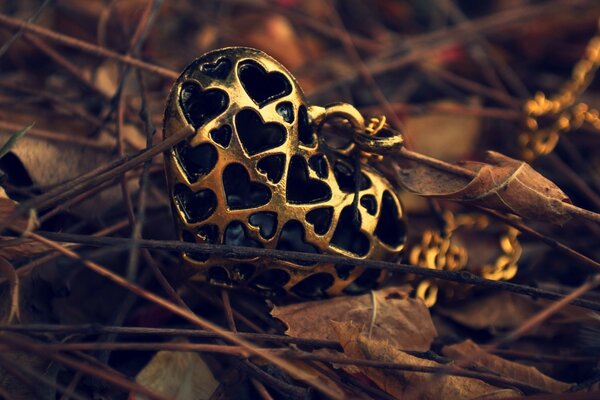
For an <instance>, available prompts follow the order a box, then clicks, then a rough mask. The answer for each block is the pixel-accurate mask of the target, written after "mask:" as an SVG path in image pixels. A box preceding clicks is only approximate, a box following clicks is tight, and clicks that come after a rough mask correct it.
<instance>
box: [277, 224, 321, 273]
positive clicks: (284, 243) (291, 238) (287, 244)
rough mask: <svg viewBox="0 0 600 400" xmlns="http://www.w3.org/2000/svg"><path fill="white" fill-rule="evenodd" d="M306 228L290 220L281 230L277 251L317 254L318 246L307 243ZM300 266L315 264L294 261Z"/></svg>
mask: <svg viewBox="0 0 600 400" xmlns="http://www.w3.org/2000/svg"><path fill="white" fill-rule="evenodd" d="M304 236H305V235H304V227H303V226H302V224H301V223H300V222H299V221H296V220H290V221H288V222H286V223H285V225H284V226H283V227H282V228H281V233H280V234H279V239H278V240H277V250H287V251H298V252H301V253H312V254H317V253H319V250H317V248H316V246H314V245H312V244H310V243H307V242H306V240H305V237H304ZM294 263H296V264H299V265H311V264H314V263H312V262H310V261H299V260H294Z"/></svg>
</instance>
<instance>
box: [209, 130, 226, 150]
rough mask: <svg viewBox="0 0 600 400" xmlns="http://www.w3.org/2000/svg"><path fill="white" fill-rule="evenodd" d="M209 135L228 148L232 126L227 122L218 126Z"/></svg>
mask: <svg viewBox="0 0 600 400" xmlns="http://www.w3.org/2000/svg"><path fill="white" fill-rule="evenodd" d="M209 135H210V138H211V139H212V140H214V141H215V143H217V144H219V145H221V147H223V148H227V147H229V143H230V142H231V126H229V125H227V124H225V125H223V126H220V127H218V128H215V129H212V130H211V131H210V133H209Z"/></svg>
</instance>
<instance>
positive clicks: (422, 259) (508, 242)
mask: <svg viewBox="0 0 600 400" xmlns="http://www.w3.org/2000/svg"><path fill="white" fill-rule="evenodd" d="M443 218H444V228H443V229H442V230H426V231H425V232H423V235H422V238H421V242H420V243H419V244H417V245H415V246H414V247H413V248H412V249H411V250H410V253H409V262H410V263H411V264H413V265H416V266H419V267H423V268H431V269H437V270H444V271H460V270H464V269H466V268H467V263H468V253H467V249H466V248H465V247H464V246H462V245H461V244H460V243H459V242H458V241H457V240H455V238H454V233H455V232H456V230H458V229H461V228H462V229H477V230H478V231H481V230H484V229H486V228H487V227H488V225H489V223H490V221H489V219H488V218H487V217H486V216H484V215H479V214H477V215H471V214H461V215H458V216H457V215H454V214H453V213H452V212H450V211H448V210H446V211H444V213H443ZM518 234H519V231H518V230H516V229H515V228H513V227H510V226H508V227H507V231H506V233H504V234H502V235H501V236H500V240H499V245H500V250H501V255H500V256H499V257H498V258H497V259H496V260H495V261H494V263H492V264H484V265H482V266H474V267H472V271H471V272H473V273H476V274H477V275H479V276H481V277H483V278H486V279H492V280H508V279H512V278H513V277H514V276H515V275H516V273H517V269H518V267H517V262H518V261H519V258H520V257H521V245H520V243H519V241H518V239H517V235H518ZM440 285H441V286H442V287H439V286H440ZM467 289H468V287H467V286H466V285H460V284H457V283H454V282H439V281H437V280H433V279H424V280H420V281H418V282H416V285H415V295H416V297H418V298H420V299H422V300H423V301H424V302H425V304H426V305H427V306H428V307H432V306H434V305H435V304H436V302H437V300H438V295H439V293H440V291H443V292H444V297H446V298H453V297H460V296H462V295H464V293H465V292H466V290H467Z"/></svg>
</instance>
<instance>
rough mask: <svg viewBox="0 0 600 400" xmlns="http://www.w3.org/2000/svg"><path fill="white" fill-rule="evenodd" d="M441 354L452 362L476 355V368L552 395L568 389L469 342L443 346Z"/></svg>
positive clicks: (564, 384) (537, 372) (526, 367)
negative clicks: (485, 369) (487, 370)
mask: <svg viewBox="0 0 600 400" xmlns="http://www.w3.org/2000/svg"><path fill="white" fill-rule="evenodd" d="M442 354H444V355H445V356H446V357H450V358H452V359H453V360H456V361H458V360H460V359H464V358H465V357H472V356H473V354H477V358H476V360H475V362H474V364H475V365H476V366H478V367H485V368H487V369H489V370H491V371H493V372H495V373H497V374H498V375H500V376H503V377H506V378H511V379H514V380H517V381H519V382H523V383H527V384H529V385H531V386H535V387H538V388H540V389H544V390H546V391H549V392H553V393H561V392H564V391H565V390H567V389H568V388H569V386H570V385H569V384H567V383H564V382H560V381H557V380H555V379H552V378H550V377H549V376H546V375H544V374H542V373H541V372H540V371H539V370H538V369H537V368H535V367H531V366H528V365H523V364H519V363H516V362H514V361H509V360H505V359H503V358H501V357H498V356H496V355H493V354H489V353H487V352H485V351H483V350H482V349H481V348H480V347H479V346H478V345H477V344H475V343H474V342H472V341H471V340H465V341H464V342H462V343H458V344H453V345H451V346H444V348H443V349H442Z"/></svg>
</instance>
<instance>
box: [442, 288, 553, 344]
mask: <svg viewBox="0 0 600 400" xmlns="http://www.w3.org/2000/svg"><path fill="white" fill-rule="evenodd" d="M543 306H544V304H543V303H540V302H539V301H535V300H532V299H530V298H528V297H524V296H520V295H517V294H514V293H509V292H498V293H495V294H492V295H490V296H485V297H482V298H480V299H478V300H477V301H476V302H473V301H464V302H460V303H457V304H455V305H451V306H441V307H438V308H437V310H436V311H437V312H438V313H439V314H441V315H443V316H445V317H448V318H450V319H452V320H453V321H455V322H458V323H460V324H462V325H464V326H467V327H469V328H471V329H487V330H489V331H490V332H492V333H494V332H498V331H502V332H506V331H508V330H514V329H516V328H518V327H519V326H521V325H522V324H524V323H525V322H526V321H528V320H529V319H530V318H531V317H532V316H533V315H535V314H536V313H538V312H539V311H540V310H541V309H542V308H543ZM551 321H552V319H551V320H550V321H548V323H546V324H544V325H543V326H542V327H538V328H535V329H533V330H531V331H530V332H528V333H527V335H526V336H528V337H546V338H549V337H553V336H554V335H555V334H556V332H557V330H558V329H559V328H560V327H559V326H554V325H552V323H551Z"/></svg>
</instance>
